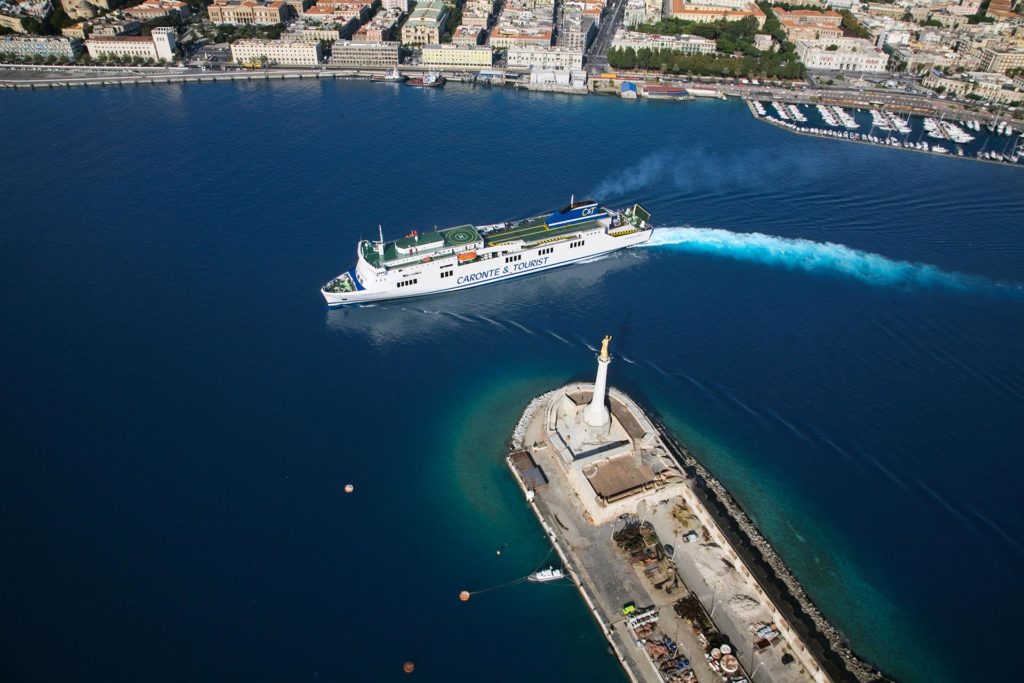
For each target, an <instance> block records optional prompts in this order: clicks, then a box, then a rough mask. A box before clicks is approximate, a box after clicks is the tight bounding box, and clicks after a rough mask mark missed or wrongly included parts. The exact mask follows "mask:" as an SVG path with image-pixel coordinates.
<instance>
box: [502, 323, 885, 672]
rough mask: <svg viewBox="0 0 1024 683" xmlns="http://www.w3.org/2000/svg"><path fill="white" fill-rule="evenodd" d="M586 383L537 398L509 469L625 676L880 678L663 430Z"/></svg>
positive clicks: (601, 371) (616, 396) (603, 367)
mask: <svg viewBox="0 0 1024 683" xmlns="http://www.w3.org/2000/svg"><path fill="white" fill-rule="evenodd" d="M609 341H610V338H608V337H606V338H605V342H604V345H603V347H602V351H601V353H600V354H599V356H598V373H597V379H596V381H595V383H593V384H590V383H574V384H569V385H566V386H564V387H561V388H559V389H556V390H555V391H551V392H548V393H546V394H544V395H542V396H539V397H537V398H536V399H534V400H533V401H532V402H531V403H530V405H529V406H528V407H527V409H526V411H525V412H524V413H523V415H522V418H521V419H520V421H519V423H518V425H517V426H516V428H515V431H514V433H513V437H512V440H511V448H512V452H511V453H510V455H509V458H508V464H509V468H510V470H511V472H512V473H513V475H514V477H515V479H516V481H517V482H518V483H519V485H520V487H521V489H522V490H523V493H524V496H525V498H526V500H527V502H528V504H529V506H530V508H531V509H532V510H533V512H534V514H535V515H536V516H537V519H538V520H539V522H540V524H541V526H542V527H543V528H544V532H545V534H546V535H547V536H548V538H549V540H550V541H551V543H552V545H553V546H554V548H555V550H556V551H557V552H558V554H559V556H560V557H561V559H562V563H563V567H564V570H565V572H566V574H567V576H569V577H570V578H571V580H572V581H573V582H574V583H575V584H576V586H577V588H578V589H579V591H580V594H581V595H582V596H583V599H584V601H585V602H586V603H587V606H588V608H589V609H590V611H591V613H592V615H593V616H594V618H595V620H596V621H597V622H598V624H599V626H600V628H601V630H602V632H603V633H604V634H605V637H606V638H607V639H608V642H609V643H610V645H611V647H612V649H613V650H614V652H615V654H616V657H617V658H618V660H619V662H620V663H621V665H622V667H623V669H624V670H625V671H626V673H627V675H628V676H629V677H630V678H631V680H633V681H673V682H674V681H684V682H689V681H694V680H697V681H705V680H708V681H717V680H742V679H744V678H745V679H746V680H752V679H754V678H755V677H758V678H757V680H769V681H777V682H781V681H800V682H803V681H816V682H819V683H824V682H827V681H858V682H860V683H867V682H869V681H884V680H887V679H886V678H885V677H884V676H883V675H882V674H881V673H880V672H878V671H877V670H876V669H874V668H873V667H871V666H870V665H868V664H867V663H865V662H863V661H862V660H860V659H858V658H857V657H856V655H854V653H853V652H852V651H851V650H850V649H849V647H847V645H846V644H845V643H844V642H843V641H842V639H841V638H840V637H839V634H838V632H836V631H835V629H834V628H833V627H832V626H831V625H830V624H829V623H828V621H827V620H826V619H825V618H824V617H823V616H822V615H821V613H820V611H818V610H817V608H816V607H815V606H814V605H813V603H812V602H811V601H810V599H809V598H808V597H807V595H806V594H805V593H804V591H803V589H802V588H801V587H800V584H799V583H798V582H797V581H796V579H795V578H794V577H793V575H792V573H791V572H790V571H789V570H788V568H787V567H786V566H785V563H784V562H782V560H781V558H779V557H778V555H777V554H776V553H775V551H774V550H773V549H772V548H771V546H770V545H769V544H768V542H767V541H766V540H765V539H764V538H763V536H761V534H760V533H759V532H758V531H757V529H756V527H754V525H753V523H752V522H751V521H750V519H749V518H748V517H747V516H746V514H745V513H744V512H743V511H742V509H741V508H740V507H739V505H738V504H736V502H735V500H733V499H732V497H731V496H730V495H729V494H728V492H727V491H725V489H724V487H722V486H721V484H719V483H718V482H717V481H716V480H715V479H714V478H713V477H712V476H711V475H710V473H709V472H707V470H706V469H704V468H703V467H702V466H701V465H700V463H698V462H697V461H696V459H694V458H693V456H692V454H691V453H690V452H689V451H688V450H686V449H685V448H684V447H683V446H682V445H681V444H679V443H678V442H677V441H676V440H675V438H674V437H672V435H671V434H670V433H669V432H668V430H667V429H665V427H664V426H663V425H662V424H661V423H660V422H658V421H657V420H652V419H651V418H650V417H649V416H648V414H647V412H646V411H644V410H643V409H641V407H640V406H639V405H638V404H637V403H636V402H635V401H634V400H633V399H631V398H630V397H629V396H627V395H625V394H624V393H622V392H620V391H618V390H617V389H614V388H606V378H607V372H608V365H609V364H610V362H611V356H610V354H609V353H608V342H609Z"/></svg>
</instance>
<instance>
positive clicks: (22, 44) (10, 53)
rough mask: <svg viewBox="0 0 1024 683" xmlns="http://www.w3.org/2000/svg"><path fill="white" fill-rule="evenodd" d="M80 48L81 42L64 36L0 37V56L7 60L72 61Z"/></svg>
mask: <svg viewBox="0 0 1024 683" xmlns="http://www.w3.org/2000/svg"><path fill="white" fill-rule="evenodd" d="M81 48H82V41H81V40H79V39H77V38H68V37H66V36H33V35H12V36H0V55H4V56H5V57H7V58H9V59H32V58H33V57H43V58H46V57H56V58H57V59H62V60H65V61H73V60H74V59H75V56H76V55H77V54H78V53H79V52H80V51H81Z"/></svg>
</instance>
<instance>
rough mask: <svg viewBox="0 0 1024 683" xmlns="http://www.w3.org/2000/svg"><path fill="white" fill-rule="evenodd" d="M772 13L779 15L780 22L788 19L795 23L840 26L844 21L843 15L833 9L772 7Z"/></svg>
mask: <svg viewBox="0 0 1024 683" xmlns="http://www.w3.org/2000/svg"><path fill="white" fill-rule="evenodd" d="M772 14H774V15H775V16H776V17H778V19H779V21H780V22H783V21H788V22H790V23H791V24H793V25H800V24H811V25H814V26H818V25H824V26H836V27H838V26H840V25H841V24H842V23H843V15H842V14H840V13H839V12H833V11H832V10H825V11H819V10H810V9H794V10H784V9H782V8H781V7H772Z"/></svg>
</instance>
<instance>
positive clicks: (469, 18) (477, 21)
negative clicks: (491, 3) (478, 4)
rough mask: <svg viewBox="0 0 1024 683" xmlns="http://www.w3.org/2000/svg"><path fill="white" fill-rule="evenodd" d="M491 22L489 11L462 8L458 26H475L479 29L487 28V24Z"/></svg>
mask: <svg viewBox="0 0 1024 683" xmlns="http://www.w3.org/2000/svg"><path fill="white" fill-rule="evenodd" d="M490 22H491V14H490V12H481V11H480V10H466V9H463V10H462V23H461V24H459V25H460V26H475V27H476V28H479V29H485V28H487V25H488V24H489V23H490Z"/></svg>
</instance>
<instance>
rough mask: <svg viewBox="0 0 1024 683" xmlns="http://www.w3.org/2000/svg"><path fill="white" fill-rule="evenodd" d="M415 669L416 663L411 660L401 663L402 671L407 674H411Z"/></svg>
mask: <svg viewBox="0 0 1024 683" xmlns="http://www.w3.org/2000/svg"><path fill="white" fill-rule="evenodd" d="M415 670H416V665H415V664H413V663H412V662H406V663H405V664H403V665H402V671H404V672H405V673H407V674H411V673H412V672H413V671H415Z"/></svg>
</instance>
